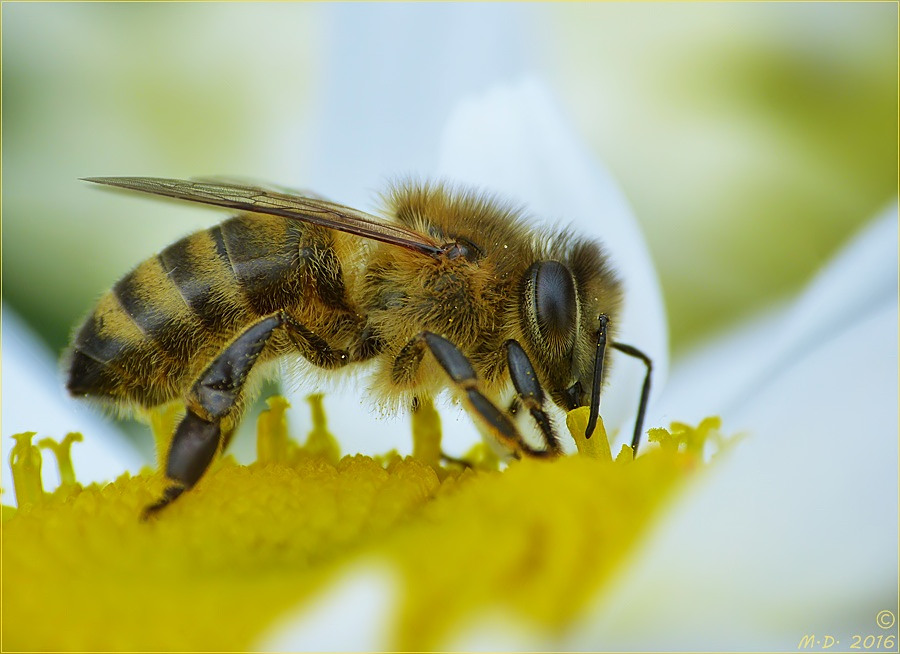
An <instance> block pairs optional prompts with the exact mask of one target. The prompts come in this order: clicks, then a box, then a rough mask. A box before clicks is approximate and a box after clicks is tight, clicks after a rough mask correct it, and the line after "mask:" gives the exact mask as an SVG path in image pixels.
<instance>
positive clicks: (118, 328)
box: [68, 215, 302, 406]
mask: <svg viewBox="0 0 900 654" xmlns="http://www.w3.org/2000/svg"><path fill="white" fill-rule="evenodd" d="M301 237H302V227H300V228H297V227H295V226H293V225H291V224H290V223H288V221H285V220H281V219H278V218H272V219H270V218H268V217H259V216H252V215H247V216H239V217H237V218H233V219H231V220H229V221H226V222H225V223H222V224H221V225H218V226H216V227H213V228H211V229H208V230H205V231H202V232H197V233H195V234H191V235H190V236H187V237H185V238H183V239H181V240H179V241H177V242H175V243H173V244H172V245H170V246H169V247H167V248H166V249H165V250H163V251H162V252H160V253H159V254H158V255H156V256H154V257H151V258H150V259H148V260H146V261H144V262H143V263H141V264H140V265H138V266H137V267H136V268H135V269H134V270H132V271H131V272H130V273H128V274H127V275H125V276H124V277H123V278H122V279H120V280H119V282H118V283H116V285H115V286H114V287H113V288H112V290H110V291H109V292H108V293H106V294H105V295H104V296H103V297H102V298H101V299H100V301H99V302H98V304H97V307H96V308H95V309H94V312H93V313H92V314H91V315H90V316H89V317H88V319H87V320H86V321H85V323H84V325H82V327H81V329H80V330H79V331H78V333H77V334H76V336H75V339H74V342H73V348H72V354H71V364H70V367H69V379H68V388H69V390H70V392H71V393H73V394H76V395H95V396H101V397H107V398H111V399H113V400H117V401H128V402H135V403H138V404H141V405H144V406H154V405H157V404H160V403H163V402H166V401H168V400H171V399H173V398H175V397H177V396H178V395H180V394H181V391H182V390H183V389H184V388H186V387H187V385H188V384H189V383H190V382H191V381H192V379H193V378H194V377H195V376H196V375H197V374H199V372H200V371H201V370H202V368H203V367H204V366H205V365H207V364H208V363H209V362H210V360H211V358H212V357H213V356H214V355H215V353H216V352H218V351H219V350H220V349H221V347H222V346H223V345H224V344H225V343H226V342H228V341H229V340H230V339H231V338H233V337H234V336H235V335H236V334H237V332H238V331H240V330H241V329H242V328H244V327H246V326H248V325H249V324H251V323H252V322H253V321H255V320H256V319H258V318H259V317H260V316H263V315H266V314H269V313H272V312H274V311H277V310H278V309H281V308H285V307H286V306H288V305H290V304H291V303H292V302H296V300H297V293H298V292H299V288H298V284H299V282H298V274H297V273H298V266H299V249H300V247H299V244H300V240H301Z"/></svg>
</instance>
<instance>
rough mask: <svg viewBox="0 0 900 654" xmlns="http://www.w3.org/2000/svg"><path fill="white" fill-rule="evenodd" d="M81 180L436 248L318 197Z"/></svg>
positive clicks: (218, 185) (178, 183)
mask: <svg viewBox="0 0 900 654" xmlns="http://www.w3.org/2000/svg"><path fill="white" fill-rule="evenodd" d="M84 181H86V182H94V183H96V184H105V185H107V186H116V187H118V188H124V189H128V190H131V191H141V192H142V193H151V194H153V195H162V196H165V197H169V198H176V199H179V200H188V201H189V202H199V203H201V204H211V205H215V206H218V207H226V208H228V209H236V210H238V211H252V212H256V213H265V214H271V215H273V216H283V217H285V218H290V219H293V220H299V221H302V222H305V223H310V224H313V225H320V226H322V227H328V228H329V229H335V230H338V231H341V232H347V233H348V234H356V235H357V236H362V237H364V238H371V239H373V240H376V241H381V242H383V243H390V244H392V245H399V246H400V247H404V248H407V249H409V250H413V251H416V252H421V253H423V254H429V255H432V256H434V255H436V254H439V253H440V252H441V248H440V244H439V243H437V242H435V241H434V240H433V239H431V238H429V237H428V236H426V235H424V234H421V233H419V232H417V231H415V230H412V229H407V228H406V227H402V226H400V225H394V224H391V223H388V222H385V221H384V220H381V219H379V218H377V217H376V216H373V215H371V214H368V213H365V212H364V211H358V210H357V209H352V208H350V207H345V206H343V205H340V204H335V203H334V202H329V201H327V200H321V199H318V198H310V197H304V196H302V195H293V194H289V193H282V192H279V191H275V190H272V189H267V188H260V187H256V186H244V185H241V184H232V183H228V182H216V181H189V180H180V179H164V178H160V177H86V178H84Z"/></svg>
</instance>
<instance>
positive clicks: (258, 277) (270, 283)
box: [221, 215, 304, 316]
mask: <svg viewBox="0 0 900 654" xmlns="http://www.w3.org/2000/svg"><path fill="white" fill-rule="evenodd" d="M221 228H222V238H223V240H224V245H225V248H226V249H227V251H228V256H229V258H230V261H231V266H232V269H233V270H234V274H235V277H236V278H237V280H238V282H239V284H240V287H241V290H242V292H243V294H244V296H245V297H246V299H247V303H248V304H249V306H250V308H251V309H252V310H253V311H254V312H255V313H256V314H257V315H258V316H265V315H268V314H271V313H273V312H275V311H278V310H280V309H284V308H285V307H287V306H289V305H291V304H293V303H295V302H296V300H297V297H298V293H299V292H300V291H299V288H300V287H299V283H300V281H299V269H300V266H301V260H300V240H301V238H302V237H303V234H304V229H303V228H302V227H300V226H297V225H294V224H292V223H291V222H290V221H286V220H280V219H278V218H269V217H265V218H261V217H259V216H253V215H241V216H237V217H235V218H232V219H231V220H228V221H226V222H224V223H222V225H221Z"/></svg>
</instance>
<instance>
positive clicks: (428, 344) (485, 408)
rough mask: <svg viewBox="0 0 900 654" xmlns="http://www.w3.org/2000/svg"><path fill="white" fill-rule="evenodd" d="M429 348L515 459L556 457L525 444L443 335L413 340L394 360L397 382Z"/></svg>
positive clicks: (422, 335) (408, 376)
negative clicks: (520, 457) (522, 456)
mask: <svg viewBox="0 0 900 654" xmlns="http://www.w3.org/2000/svg"><path fill="white" fill-rule="evenodd" d="M426 348H427V349H428V350H429V351H430V352H431V354H432V355H434V358H435V359H436V360H437V362H438V363H439V364H440V365H441V367H442V368H443V369H444V371H445V372H446V373H447V375H449V377H450V379H451V380H452V381H453V383H454V384H456V386H457V387H459V388H460V389H461V390H462V391H464V392H465V395H466V399H467V401H468V403H469V406H470V408H471V409H472V411H473V412H474V414H475V415H476V416H477V417H478V418H479V419H480V420H481V421H482V423H483V424H484V425H485V426H487V427H488V429H489V430H490V432H491V434H492V435H493V436H494V438H496V439H497V440H498V441H499V442H500V443H501V444H503V445H504V446H505V447H506V448H508V449H509V450H510V451H511V452H513V454H514V455H515V456H517V457H518V456H521V455H523V454H524V455H526V456H532V457H548V456H556V454H557V453H556V452H555V451H551V450H536V449H534V448H533V447H531V446H530V445H529V444H528V443H526V442H525V440H524V439H523V438H522V435H521V434H520V433H519V430H518V429H516V426H515V424H513V422H512V421H511V420H510V419H509V417H508V416H507V415H506V414H505V413H504V412H503V411H501V410H500V409H498V408H497V407H496V406H495V405H494V403H493V402H491V401H490V400H489V399H488V398H487V397H486V396H485V395H484V393H482V392H481V390H480V389H479V385H478V378H477V377H476V375H475V369H474V368H472V364H471V363H469V360H468V359H467V358H466V355H464V354H463V353H462V352H460V351H459V348H457V347H456V346H455V345H453V343H451V342H450V341H448V340H447V339H446V338H444V337H443V336H438V335H437V334H434V333H432V332H427V331H426V332H422V333H420V334H418V335H417V336H415V337H413V339H412V340H411V341H410V342H409V343H407V344H406V345H405V346H404V348H403V349H402V350H401V351H400V354H399V355H398V356H397V358H396V360H395V361H394V367H393V370H392V378H393V380H394V381H395V382H397V383H401V382H403V381H408V380H409V379H411V378H412V376H413V375H414V374H415V371H416V369H417V368H418V365H419V363H421V361H422V357H423V356H424V355H425V349H426Z"/></svg>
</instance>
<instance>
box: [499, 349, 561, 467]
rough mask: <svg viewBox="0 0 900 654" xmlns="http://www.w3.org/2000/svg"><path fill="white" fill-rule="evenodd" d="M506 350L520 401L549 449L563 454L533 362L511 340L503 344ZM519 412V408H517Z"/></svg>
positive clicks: (510, 373)
mask: <svg viewBox="0 0 900 654" xmlns="http://www.w3.org/2000/svg"><path fill="white" fill-rule="evenodd" d="M503 349H505V350H506V361H507V363H508V364H509V376H510V377H511V378H512V382H513V385H514V386H515V387H516V393H518V398H517V399H518V400H519V401H520V402H521V404H522V405H523V406H524V407H525V408H527V409H528V412H529V413H530V414H531V417H532V418H534V421H535V422H536V423H537V426H538V427H539V428H540V430H541V434H542V435H543V436H544V441H545V442H546V443H547V449H548V450H549V451H551V452H554V453H557V454H559V453H561V452H562V448H561V447H560V445H559V439H558V438H557V437H556V434H554V433H553V425H552V424H551V423H550V417H549V416H548V415H547V413H546V412H545V411H544V390H543V389H542V388H541V383H540V381H538V378H537V373H535V371H534V366H532V365H531V360H530V359H529V358H528V355H527V354H526V353H525V350H523V349H522V346H521V345H519V344H518V343H517V342H516V341H514V340H512V339H510V340H508V341H506V342H505V343H504V344H503ZM516 410H518V406H517V407H516Z"/></svg>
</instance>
